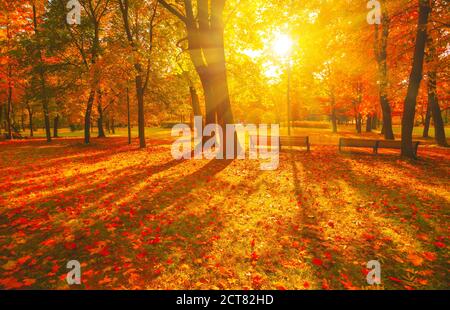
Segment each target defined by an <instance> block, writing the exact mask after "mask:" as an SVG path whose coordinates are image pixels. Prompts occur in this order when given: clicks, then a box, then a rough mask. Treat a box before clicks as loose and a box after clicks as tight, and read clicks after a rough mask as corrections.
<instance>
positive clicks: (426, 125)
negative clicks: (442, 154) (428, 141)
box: [422, 99, 431, 138]
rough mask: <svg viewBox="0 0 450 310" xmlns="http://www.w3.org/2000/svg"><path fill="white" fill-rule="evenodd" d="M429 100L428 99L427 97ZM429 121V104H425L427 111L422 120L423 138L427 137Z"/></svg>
mask: <svg viewBox="0 0 450 310" xmlns="http://www.w3.org/2000/svg"><path fill="white" fill-rule="evenodd" d="M428 100H429V99H428ZM430 121H431V109H430V104H429V103H428V105H427V113H426V115H425V119H424V121H423V135H422V137H423V138H429V137H430V136H429V131H430Z"/></svg>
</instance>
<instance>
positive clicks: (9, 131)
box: [6, 79, 14, 140]
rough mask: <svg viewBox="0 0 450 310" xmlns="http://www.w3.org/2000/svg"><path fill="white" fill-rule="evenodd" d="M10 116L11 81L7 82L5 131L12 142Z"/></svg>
mask: <svg viewBox="0 0 450 310" xmlns="http://www.w3.org/2000/svg"><path fill="white" fill-rule="evenodd" d="M11 114H12V84H11V79H9V82H8V103H7V106H6V127H7V128H6V131H7V133H8V139H11V140H14V137H13V133H12V124H11V116H12V115H11Z"/></svg>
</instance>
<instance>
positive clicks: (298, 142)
mask: <svg viewBox="0 0 450 310" xmlns="http://www.w3.org/2000/svg"><path fill="white" fill-rule="evenodd" d="M262 138H265V140H264V139H262ZM250 139H251V143H253V145H258V146H261V144H260V143H261V142H262V141H265V143H266V145H265V146H270V143H271V141H272V137H264V136H251V137H250ZM279 142H280V150H281V149H282V148H283V147H287V146H299V147H306V150H307V151H308V152H309V151H310V150H311V144H310V142H309V137H308V136H306V137H296V136H295V137H293V136H280V137H279Z"/></svg>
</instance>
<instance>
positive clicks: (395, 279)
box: [388, 277, 403, 283]
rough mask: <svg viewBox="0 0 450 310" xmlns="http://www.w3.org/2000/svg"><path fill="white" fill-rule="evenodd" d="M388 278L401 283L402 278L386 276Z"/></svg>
mask: <svg viewBox="0 0 450 310" xmlns="http://www.w3.org/2000/svg"><path fill="white" fill-rule="evenodd" d="M388 279H389V280H391V281H394V282H397V283H402V282H403V281H402V280H400V279H397V278H395V277H388Z"/></svg>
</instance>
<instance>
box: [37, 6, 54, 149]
mask: <svg viewBox="0 0 450 310" xmlns="http://www.w3.org/2000/svg"><path fill="white" fill-rule="evenodd" d="M33 24H34V33H35V35H36V37H37V40H38V46H37V52H38V58H39V64H38V66H39V77H40V84H41V96H42V109H43V112H44V124H45V136H46V137H47V142H51V141H52V136H51V130H50V113H49V106H48V104H49V103H48V94H47V85H46V81H45V68H44V61H43V57H42V51H41V46H40V43H39V41H40V40H39V31H38V25H37V16H36V5H35V3H34V2H33Z"/></svg>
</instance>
